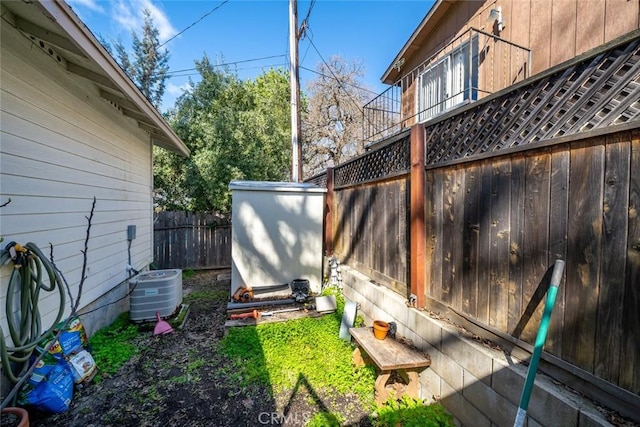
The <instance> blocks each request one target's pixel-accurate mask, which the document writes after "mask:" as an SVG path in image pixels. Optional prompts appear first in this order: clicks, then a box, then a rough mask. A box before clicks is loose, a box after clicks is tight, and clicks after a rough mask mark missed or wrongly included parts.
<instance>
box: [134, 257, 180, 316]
mask: <svg viewBox="0 0 640 427" xmlns="http://www.w3.org/2000/svg"><path fill="white" fill-rule="evenodd" d="M129 289H130V292H131V295H130V305H131V311H130V318H131V320H132V321H134V322H143V321H148V320H155V319H156V313H160V317H167V316H170V315H172V314H173V313H174V312H175V311H176V309H177V308H178V307H179V306H180V305H181V304H182V270H180V269H173V270H154V271H147V272H145V273H140V274H138V275H136V276H134V277H132V278H131V279H129Z"/></svg>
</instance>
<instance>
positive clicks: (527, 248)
mask: <svg viewBox="0 0 640 427" xmlns="http://www.w3.org/2000/svg"><path fill="white" fill-rule="evenodd" d="M525 168H526V178H525V223H524V240H523V256H524V271H523V279H524V280H523V289H522V305H523V307H528V308H530V309H531V308H534V309H535V310H534V311H533V312H532V313H531V317H529V318H528V319H526V320H527V321H526V324H525V325H524V328H523V330H522V335H521V338H522V339H523V340H525V341H526V342H529V343H532V342H534V340H535V336H536V334H537V332H538V326H539V325H540V320H541V318H542V311H543V308H544V304H541V303H537V304H536V305H532V301H535V300H534V295H536V291H538V290H539V287H540V286H544V284H542V283H541V280H542V278H543V277H544V275H545V273H546V271H547V269H548V268H549V257H548V243H549V241H548V239H549V234H548V233H549V187H550V179H551V177H550V171H551V156H550V155H549V154H548V153H538V154H536V155H534V156H530V157H527V159H526V163H525ZM540 302H541V301H540ZM525 311H526V309H525Z"/></svg>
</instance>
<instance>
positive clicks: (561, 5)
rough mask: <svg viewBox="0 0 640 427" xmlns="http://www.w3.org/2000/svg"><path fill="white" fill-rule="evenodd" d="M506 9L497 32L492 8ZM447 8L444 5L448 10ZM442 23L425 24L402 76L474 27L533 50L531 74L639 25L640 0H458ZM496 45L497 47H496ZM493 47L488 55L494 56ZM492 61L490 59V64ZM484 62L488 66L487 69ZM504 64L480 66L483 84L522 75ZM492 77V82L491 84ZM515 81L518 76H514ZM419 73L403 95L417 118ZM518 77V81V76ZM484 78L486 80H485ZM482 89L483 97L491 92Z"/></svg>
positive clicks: (500, 85) (498, 85) (504, 83)
mask: <svg viewBox="0 0 640 427" xmlns="http://www.w3.org/2000/svg"><path fill="white" fill-rule="evenodd" d="M497 7H501V8H502V16H503V19H504V29H503V31H501V32H500V33H497V32H496V31H495V28H494V27H493V23H492V22H491V21H489V14H490V12H491V9H492V8H497ZM443 10H444V9H443ZM436 18H438V19H437V22H436V21H434V22H430V23H429V25H427V26H425V30H424V32H423V33H421V34H420V35H419V36H418V37H417V38H416V40H415V41H414V43H413V44H412V45H411V49H410V50H408V51H407V52H406V54H405V57H404V59H405V64H404V66H403V68H402V70H401V75H402V76H405V75H408V74H410V73H411V72H412V71H413V70H414V69H415V68H416V67H418V66H419V65H420V64H422V63H423V62H424V61H426V60H427V59H428V58H430V57H431V56H433V55H436V54H437V53H438V51H440V50H441V49H443V48H444V47H445V46H447V45H448V44H449V43H450V42H451V41H452V40H454V39H455V38H456V37H458V36H460V35H461V34H463V33H464V32H465V31H467V30H468V29H469V28H476V29H479V30H482V31H485V32H488V33H494V34H496V35H498V36H499V37H500V38H502V39H504V40H506V41H509V42H512V43H515V44H516V45H518V46H522V47H524V48H528V49H531V51H532V53H531V56H532V62H531V75H535V74H537V73H540V72H542V71H545V70H547V69H549V68H551V67H553V66H555V65H558V64H560V63H562V62H564V61H567V60H569V59H571V58H574V57H575V56H578V55H580V54H582V53H584V52H587V51H588V50H590V49H593V48H595V47H597V46H600V45H602V44H605V43H607V42H610V41H611V40H613V39H615V38H617V37H619V36H621V35H624V34H627V33H629V32H630V31H633V30H635V29H637V28H640V2H639V1H635V0H634V1H628V0H561V1H558V0H498V1H494V0H487V1H485V2H481V1H458V2H454V3H451V4H448V3H447V4H446V11H444V12H443V13H441V14H438V15H437V16H436ZM494 50H495V49H494ZM494 54H495V53H494V52H488V53H487V55H494ZM488 66H489V61H488V62H487V65H486V67H488ZM486 67H485V68H486ZM504 67H506V65H505V64H493V65H491V68H490V69H488V68H486V69H485V68H483V66H482V64H481V66H480V69H479V79H480V83H479V84H480V87H482V88H483V90H486V88H489V87H492V86H493V87H492V89H491V90H492V92H496V91H498V90H501V89H504V88H505V87H508V86H509V85H510V84H512V83H513V81H510V79H499V78H498V79H496V76H499V75H500V74H501V73H507V74H509V73H511V74H510V75H518V74H517V72H516V73H515V74H514V72H515V70H511V71H508V70H506V69H503V68H504ZM488 80H491V82H492V83H491V84H489V83H486V82H487V81H488ZM511 80H513V79H511ZM418 81H419V79H416V78H414V79H413V81H412V82H410V84H409V85H408V86H407V87H408V90H406V91H405V93H404V94H403V99H402V108H403V117H407V118H410V122H411V123H408V124H409V125H410V124H412V123H413V122H414V120H415V117H414V114H415V113H416V112H415V108H416V102H415V97H416V91H415V85H416V83H417V82H418ZM514 81H515V80H514ZM483 82H485V83H483ZM486 95H487V94H486V93H479V95H478V96H479V98H482V97H484V96H486Z"/></svg>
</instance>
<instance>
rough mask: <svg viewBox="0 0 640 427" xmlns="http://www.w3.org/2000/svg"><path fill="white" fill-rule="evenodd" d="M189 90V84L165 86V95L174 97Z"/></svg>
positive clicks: (169, 84)
mask: <svg viewBox="0 0 640 427" xmlns="http://www.w3.org/2000/svg"><path fill="white" fill-rule="evenodd" d="M190 90H191V85H190V84H189V82H187V83H184V84H181V85H180V86H178V85H174V84H173V83H168V84H167V93H168V94H171V95H174V96H176V97H177V96H180V95H182V94H183V93H185V92H189V91H190Z"/></svg>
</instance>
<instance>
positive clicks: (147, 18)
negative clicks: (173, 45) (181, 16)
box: [102, 9, 169, 108]
mask: <svg viewBox="0 0 640 427" xmlns="http://www.w3.org/2000/svg"><path fill="white" fill-rule="evenodd" d="M143 13H144V25H143V26H142V38H139V37H138V35H137V34H136V33H135V32H134V31H132V32H131V37H132V38H133V46H132V48H133V53H132V56H131V57H130V56H129V54H128V53H127V49H126V48H125V47H124V45H123V44H122V42H121V41H120V40H118V41H116V42H115V44H114V49H115V54H116V56H115V58H116V60H117V61H118V64H119V65H120V67H122V69H123V70H124V72H125V73H127V75H128V76H129V77H130V78H131V80H133V82H134V83H135V84H136V86H138V89H140V92H142V93H143V94H144V96H146V97H147V99H148V100H149V101H150V102H151V103H152V104H153V105H154V106H155V107H156V108H158V107H159V106H160V102H161V101H162V96H163V95H164V90H165V83H166V80H167V73H168V71H169V52H168V51H167V50H166V49H165V50H164V51H161V50H160V41H159V39H158V34H159V33H158V29H157V28H156V27H155V26H154V25H153V19H152V18H151V12H149V10H148V9H145V10H144V11H143ZM102 43H103V44H104V45H105V47H106V48H107V50H108V51H109V52H110V53H111V51H112V50H111V47H110V46H109V45H108V44H105V43H104V42H102Z"/></svg>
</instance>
